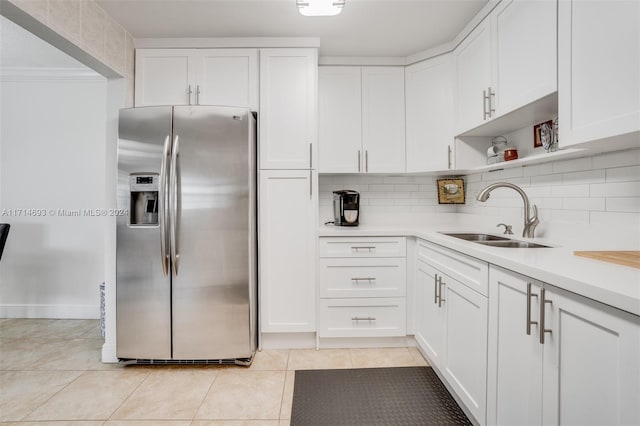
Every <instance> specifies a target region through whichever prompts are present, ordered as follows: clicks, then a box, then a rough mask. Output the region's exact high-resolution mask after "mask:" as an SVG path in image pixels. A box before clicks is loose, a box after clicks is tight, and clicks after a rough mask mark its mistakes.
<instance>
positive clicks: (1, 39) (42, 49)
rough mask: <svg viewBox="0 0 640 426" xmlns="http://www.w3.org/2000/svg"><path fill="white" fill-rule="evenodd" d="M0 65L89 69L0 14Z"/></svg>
mask: <svg viewBox="0 0 640 426" xmlns="http://www.w3.org/2000/svg"><path fill="white" fill-rule="evenodd" d="M0 66H1V67H2V69H4V70H6V69H10V68H46V69H64V70H73V71H75V70H83V72H84V73H85V74H86V73H87V72H88V71H89V69H88V68H87V67H86V66H85V65H83V64H81V63H80V62H78V61H76V60H75V59H73V58H72V57H71V56H69V55H67V54H66V53H64V52H62V51H60V50H58V49H57V48H55V47H53V46H52V45H50V44H49V43H47V42H46V41H44V40H42V39H40V38H39V37H37V36H35V35H33V34H31V33H30V32H29V31H27V30H25V29H24V28H22V27H21V26H19V25H17V24H15V23H13V22H12V21H10V20H8V19H7V18H5V17H4V16H0Z"/></svg>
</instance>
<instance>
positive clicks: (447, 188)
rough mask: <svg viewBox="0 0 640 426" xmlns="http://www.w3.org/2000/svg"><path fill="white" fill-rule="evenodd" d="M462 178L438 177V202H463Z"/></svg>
mask: <svg viewBox="0 0 640 426" xmlns="http://www.w3.org/2000/svg"><path fill="white" fill-rule="evenodd" d="M464 203H465V200H464V179H463V178H451V179H438V204H464Z"/></svg>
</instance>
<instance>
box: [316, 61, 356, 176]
mask: <svg viewBox="0 0 640 426" xmlns="http://www.w3.org/2000/svg"><path fill="white" fill-rule="evenodd" d="M318 144H319V145H320V146H319V151H320V164H319V169H320V172H321V173H356V172H360V171H361V170H362V155H363V153H362V87H361V76H360V67H320V68H319V70H318Z"/></svg>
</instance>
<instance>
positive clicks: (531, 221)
mask: <svg viewBox="0 0 640 426" xmlns="http://www.w3.org/2000/svg"><path fill="white" fill-rule="evenodd" d="M496 188H511V189H513V190H514V191H516V192H517V193H518V194H520V196H521V197H522V200H523V201H524V228H523V229H522V236H523V237H526V238H533V237H534V232H535V229H536V226H538V223H540V220H539V219H538V207H537V206H536V205H535V204H534V205H533V215H532V216H529V213H530V212H529V197H527V194H525V192H524V191H523V190H522V188H520V187H519V186H517V185H514V184H512V183H509V182H496V183H492V184H491V185H489V186H487V187H486V188H484V189H483V190H482V191H480V193H479V194H478V196H477V197H476V200H478V201H482V202H483V203H484V202H485V201H487V200H488V199H489V193H490V192H491V191H493V190H494V189H496Z"/></svg>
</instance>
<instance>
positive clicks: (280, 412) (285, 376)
mask: <svg viewBox="0 0 640 426" xmlns="http://www.w3.org/2000/svg"><path fill="white" fill-rule="evenodd" d="M287 362H288V361H287ZM288 374H289V371H288V370H284V382H283V383H282V395H280V409H279V410H278V422H279V421H280V420H282V406H283V405H284V396H285V395H284V393H285V391H286V390H287V375H288ZM294 374H295V373H294Z"/></svg>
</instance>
